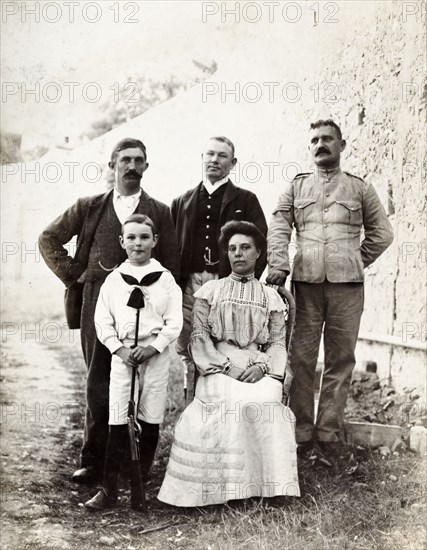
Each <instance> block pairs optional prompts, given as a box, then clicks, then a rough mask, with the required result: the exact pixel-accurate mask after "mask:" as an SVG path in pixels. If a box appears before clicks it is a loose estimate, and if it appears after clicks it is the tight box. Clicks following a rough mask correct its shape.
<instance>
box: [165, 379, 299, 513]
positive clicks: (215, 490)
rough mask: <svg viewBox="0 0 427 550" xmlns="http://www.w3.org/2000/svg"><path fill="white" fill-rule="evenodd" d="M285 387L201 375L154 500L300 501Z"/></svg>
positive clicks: (203, 502)
mask: <svg viewBox="0 0 427 550" xmlns="http://www.w3.org/2000/svg"><path fill="white" fill-rule="evenodd" d="M281 399H282V385H281V383H280V382H279V381H278V380H275V379H273V378H270V377H268V376H264V377H263V378H262V379H261V380H260V381H259V382H257V383H255V384H251V383H244V382H239V381H237V380H235V379H233V378H230V377H229V376H225V375H223V374H212V375H209V376H201V377H199V379H198V381H197V386H196V397H195V399H194V401H193V402H192V403H191V404H190V405H189V406H188V407H187V408H186V409H185V411H184V412H183V413H182V415H181V417H180V419H179V420H178V423H177V425H176V427H175V434H174V441H173V445H172V449H171V454H170V458H169V464H168V468H167V471H166V476H165V479H164V481H163V484H162V486H161V488H160V492H159V496H158V498H159V500H161V501H163V502H166V503H168V504H172V505H175V506H206V505H208V504H220V503H224V502H227V501H228V500H234V499H242V498H249V497H253V496H260V497H261V496H262V497H272V496H278V495H293V496H299V495H300V491H299V484H298V475H297V460H296V444H295V417H294V415H293V413H292V411H291V410H290V409H289V408H288V407H285V406H284V405H282V403H281Z"/></svg>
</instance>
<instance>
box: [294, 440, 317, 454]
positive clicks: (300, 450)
mask: <svg viewBox="0 0 427 550" xmlns="http://www.w3.org/2000/svg"><path fill="white" fill-rule="evenodd" d="M313 445H314V441H313V440H312V439H310V441H303V442H302V443H298V445H297V454H298V455H305V454H307V453H310V452H311V451H312V450H313Z"/></svg>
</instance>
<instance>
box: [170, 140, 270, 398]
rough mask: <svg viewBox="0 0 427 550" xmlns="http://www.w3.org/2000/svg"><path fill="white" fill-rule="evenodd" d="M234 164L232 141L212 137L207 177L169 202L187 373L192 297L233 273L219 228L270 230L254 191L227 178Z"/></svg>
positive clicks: (259, 268)
mask: <svg viewBox="0 0 427 550" xmlns="http://www.w3.org/2000/svg"><path fill="white" fill-rule="evenodd" d="M236 162H237V159H236V158H235V155H234V145H233V143H232V142H231V141H230V140H229V139H228V138H226V137H223V136H219V137H213V138H211V139H210V140H209V141H208V143H207V146H206V148H205V150H204V152H203V154H202V163H203V171H204V179H203V181H202V182H201V183H199V185H197V187H195V188H193V189H190V190H189V191H187V192H186V193H184V194H183V195H181V196H180V197H178V198H176V199H174V201H173V202H172V205H171V211H172V217H173V220H174V223H175V227H176V233H177V238H178V244H179V254H180V259H181V279H180V285H181V288H182V290H183V292H184V297H183V313H184V326H183V329H182V332H181V335H180V337H179V338H178V341H177V344H176V350H177V352H178V354H179V355H180V356H181V361H182V363H183V365H184V369H185V372H186V373H187V372H188V369H189V367H190V368H191V365H192V361H191V357H190V355H189V353H188V349H187V348H188V342H189V338H190V334H191V313H192V309H193V303H194V298H193V295H194V293H195V292H196V291H197V290H198V289H199V288H200V287H201V286H202V285H203V284H204V283H206V282H207V281H209V280H212V279H218V278H221V277H226V276H227V275H229V274H230V272H231V268H230V264H229V261H228V256H227V253H226V252H225V251H222V250H220V249H219V247H218V238H219V233H220V230H221V227H222V226H223V225H224V224H225V223H226V222H228V221H230V220H246V221H251V222H253V223H254V224H255V225H256V226H257V227H258V229H259V230H260V231H261V233H262V234H263V235H266V234H267V223H266V220H265V216H264V213H263V211H262V208H261V205H260V203H259V201H258V198H257V197H256V195H255V194H254V193H252V192H251V191H247V190H246V189H241V188H240V187H236V186H235V185H233V183H232V182H231V180H230V179H229V177H228V175H229V173H230V171H231V169H232V168H233V167H234V166H235V165H236ZM266 263H267V259H266V254H265V253H264V254H262V255H261V256H260V257H259V259H258V261H257V265H256V270H255V276H256V277H258V278H259V277H260V276H261V274H262V272H263V271H264V268H265V266H266ZM185 387H186V385H185Z"/></svg>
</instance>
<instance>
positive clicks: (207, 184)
mask: <svg viewBox="0 0 427 550" xmlns="http://www.w3.org/2000/svg"><path fill="white" fill-rule="evenodd" d="M227 181H228V175H227V176H225V178H222V180H218V181H216V182H215V183H211V182H210V181H209V180H207V179H204V180H203V186H204V188H205V189H206V191H207V192H208V193H209V195H212V193H215V191H216V190H217V189H219V188H220V187H221V185H224V183H227Z"/></svg>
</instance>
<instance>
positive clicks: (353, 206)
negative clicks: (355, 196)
mask: <svg viewBox="0 0 427 550" xmlns="http://www.w3.org/2000/svg"><path fill="white" fill-rule="evenodd" d="M335 202H336V203H337V204H341V205H342V206H345V207H346V208H348V210H351V211H352V212H355V211H356V210H359V209H360V208H362V204H361V203H360V202H358V201H343V200H337V201H335Z"/></svg>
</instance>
